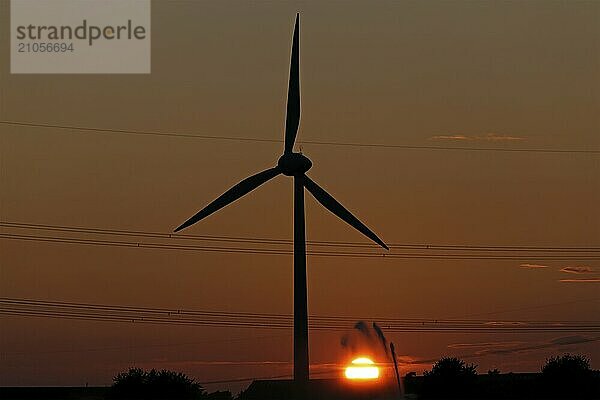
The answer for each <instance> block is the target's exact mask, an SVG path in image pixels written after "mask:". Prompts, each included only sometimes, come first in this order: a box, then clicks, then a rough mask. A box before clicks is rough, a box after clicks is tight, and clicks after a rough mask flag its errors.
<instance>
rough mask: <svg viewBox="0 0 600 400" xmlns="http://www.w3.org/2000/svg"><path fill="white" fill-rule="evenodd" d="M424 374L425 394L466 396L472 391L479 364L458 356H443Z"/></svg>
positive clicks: (449, 396)
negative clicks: (467, 361) (469, 362)
mask: <svg viewBox="0 0 600 400" xmlns="http://www.w3.org/2000/svg"><path fill="white" fill-rule="evenodd" d="M423 376H424V377H423V394H424V395H428V396H433V397H437V396H443V397H448V398H451V397H465V396H468V395H469V394H470V393H471V392H472V389H473V386H474V383H475V378H476V377H477V366H476V365H473V364H466V363H465V362H464V361H463V360H461V359H459V358H456V357H443V358H441V359H440V360H439V361H437V362H436V363H435V364H434V365H433V367H432V368H431V371H425V373H424V375H423Z"/></svg>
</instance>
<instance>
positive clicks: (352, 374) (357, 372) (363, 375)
mask: <svg viewBox="0 0 600 400" xmlns="http://www.w3.org/2000/svg"><path fill="white" fill-rule="evenodd" d="M374 364H375V363H374V362H373V361H371V360H370V359H368V358H366V357H360V358H357V359H355V360H352V365H350V366H348V367H347V368H346V371H345V372H344V375H345V376H346V378H347V379H377V378H379V368H377V367H376V366H375V365H374Z"/></svg>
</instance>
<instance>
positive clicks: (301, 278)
mask: <svg viewBox="0 0 600 400" xmlns="http://www.w3.org/2000/svg"><path fill="white" fill-rule="evenodd" d="M299 18H300V16H299V14H296V24H295V26H294V38H293V44H292V59H291V64H290V80H289V87H288V98H287V115H286V122H285V145H284V146H285V147H284V152H283V155H282V156H281V157H280V158H279V160H278V161H277V166H276V167H273V168H269V169H267V170H265V171H262V172H259V173H258V174H256V175H252V176H251V177H249V178H246V179H244V180H243V181H241V182H240V183H238V184H237V185H235V186H233V187H232V188H231V189H229V190H228V191H226V192H225V193H223V194H222V195H221V196H220V197H218V198H217V199H216V200H214V201H213V202H212V203H210V204H209V205H207V206H206V207H204V208H203V209H202V210H200V211H198V212H197V213H196V214H195V215H194V216H192V217H191V218H190V219H188V220H187V221H185V222H184V223H183V224H181V225H180V226H179V227H178V228H177V229H175V232H178V231H180V230H182V229H184V228H187V227H188V226H190V225H192V224H195V223H196V222H198V221H200V220H202V219H204V218H206V217H208V216H209V215H210V214H212V213H214V212H216V211H218V210H220V209H221V208H223V207H225V206H226V205H228V204H230V203H233V202H234V201H235V200H237V199H239V198H240V197H242V196H244V195H245V194H247V193H249V192H251V191H252V190H254V189H256V188H257V187H259V186H260V185H262V184H263V183H265V182H267V181H269V180H271V179H273V178H274V177H276V176H277V175H279V174H283V175H286V176H291V177H294V381H295V382H296V383H297V384H301V385H302V384H306V383H307V382H308V379H309V372H308V305H307V299H306V298H307V294H306V293H307V289H306V241H305V232H304V189H305V188H306V189H307V190H308V191H309V192H310V193H311V194H312V195H313V196H314V197H315V199H317V201H318V202H319V203H321V204H322V205H323V206H324V207H325V208H327V209H328V210H329V211H331V212H332V213H333V214H335V215H337V216H338V217H339V218H341V219H342V220H344V221H346V222H347V223H348V224H350V225H351V226H353V227H354V228H356V229H357V230H358V231H360V232H361V233H362V234H364V235H365V236H367V237H368V238H369V239H371V240H373V241H374V242H375V243H377V244H378V245H380V246H381V247H383V248H385V249H386V250H389V249H388V247H387V246H386V245H385V243H383V241H382V240H381V239H379V238H378V237H377V235H376V234H375V233H373V232H372V231H371V230H370V229H369V228H367V227H366V226H365V224H363V223H362V222H360V221H359V220H358V218H356V217H355V216H354V215H352V213H350V211H348V210H347V209H346V208H344V206H342V205H341V204H340V203H339V202H338V201H337V200H335V199H334V198H333V197H332V196H331V195H330V194H329V193H327V192H326V191H325V190H324V189H323V188H321V187H320V186H319V185H317V184H316V183H315V182H314V181H313V180H312V179H310V178H309V177H308V176H307V175H306V172H307V171H308V170H309V169H310V168H311V167H312V162H311V161H310V160H309V159H308V158H307V157H306V156H304V155H303V154H301V153H294V151H293V147H294V141H295V139H296V134H297V132H298V125H299V123H300V79H299V69H300V68H299V64H300V60H299V55H298V53H299V50H298V47H299V39H298V36H299V32H298V31H299V26H298V23H299Z"/></svg>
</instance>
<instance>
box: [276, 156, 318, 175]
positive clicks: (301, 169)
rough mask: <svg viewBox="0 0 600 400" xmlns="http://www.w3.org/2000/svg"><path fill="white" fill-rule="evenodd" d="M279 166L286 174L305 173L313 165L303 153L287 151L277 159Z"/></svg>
mask: <svg viewBox="0 0 600 400" xmlns="http://www.w3.org/2000/svg"><path fill="white" fill-rule="evenodd" d="M277 166H278V167H279V169H280V170H281V173H282V174H284V175H287V176H294V175H303V174H304V173H305V172H306V171H308V170H309V169H310V168H311V167H312V162H311V161H310V160H309V159H308V157H306V156H305V155H303V154H301V153H285V154H284V155H282V156H281V157H280V158H279V160H278V161H277Z"/></svg>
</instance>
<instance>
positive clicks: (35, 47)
mask: <svg viewBox="0 0 600 400" xmlns="http://www.w3.org/2000/svg"><path fill="white" fill-rule="evenodd" d="M17 46H18V52H19V53H66V52H73V51H75V48H74V47H73V43H44V42H41V43H40V42H33V43H18V44H17Z"/></svg>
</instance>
